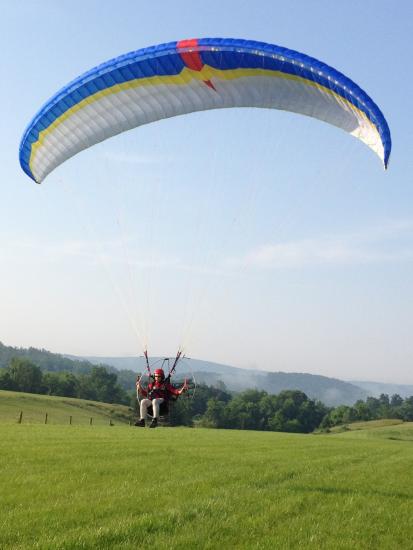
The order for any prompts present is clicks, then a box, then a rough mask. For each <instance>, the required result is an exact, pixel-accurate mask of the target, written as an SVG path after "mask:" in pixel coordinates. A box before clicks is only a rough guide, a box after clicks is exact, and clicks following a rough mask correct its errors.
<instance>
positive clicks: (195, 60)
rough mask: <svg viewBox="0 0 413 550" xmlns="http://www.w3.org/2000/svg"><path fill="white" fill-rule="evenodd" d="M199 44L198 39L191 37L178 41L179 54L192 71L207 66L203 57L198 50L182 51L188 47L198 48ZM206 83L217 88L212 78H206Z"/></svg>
mask: <svg viewBox="0 0 413 550" xmlns="http://www.w3.org/2000/svg"><path fill="white" fill-rule="evenodd" d="M197 46H198V39H197V38H191V39H190V40H180V41H179V42H177V44H176V47H177V49H178V52H179V55H180V56H181V59H182V61H183V62H184V63H185V66H186V67H188V69H191V70H192V71H197V72H200V71H202V69H203V67H204V66H205V64H204V62H203V61H202V59H201V55H200V53H199V52H198V51H180V50H183V49H185V50H186V49H188V48H196V47H197ZM203 82H204V84H206V85H207V86H208V87H209V88H211V89H212V90H215V91H216V89H215V86H214V85H213V84H212V82H211V81H210V80H204V81H203Z"/></svg>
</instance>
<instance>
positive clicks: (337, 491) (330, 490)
mask: <svg viewBox="0 0 413 550" xmlns="http://www.w3.org/2000/svg"><path fill="white" fill-rule="evenodd" d="M290 490H291V491H294V492H297V493H301V492H303V493H322V494H324V495H340V496H349V495H352V496H367V497H372V496H377V497H383V498H400V499H403V500H413V495H408V494H406V493H401V492H400V491H395V492H389V491H377V490H368V491H358V490H354V489H343V488H340V487H302V486H295V487H291V488H290Z"/></svg>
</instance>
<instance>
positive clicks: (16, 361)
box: [0, 357, 131, 405]
mask: <svg viewBox="0 0 413 550" xmlns="http://www.w3.org/2000/svg"><path fill="white" fill-rule="evenodd" d="M0 389H2V390H11V391H21V392H28V393H40V394H45V395H58V396H62V397H77V398H79V399H90V400H91V401H102V402H104V403H120V404H123V405H130V401H131V396H130V395H129V394H128V393H127V392H126V391H125V390H124V389H122V388H121V387H120V386H119V385H118V384H117V376H116V374H115V373H112V372H108V371H107V369H106V368H105V367H101V366H97V367H92V368H91V370H90V372H88V373H87V374H74V373H73V372H64V371H61V372H43V371H42V369H41V368H40V367H39V366H37V365H35V364H34V363H33V362H32V361H30V360H29V359H25V358H24V357H13V358H11V360H10V363H9V365H8V366H7V367H6V368H3V369H0Z"/></svg>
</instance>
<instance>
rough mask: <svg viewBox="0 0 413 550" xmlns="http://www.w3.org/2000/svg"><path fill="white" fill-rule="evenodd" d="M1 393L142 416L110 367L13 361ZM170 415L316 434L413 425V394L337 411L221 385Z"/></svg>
mask: <svg viewBox="0 0 413 550" xmlns="http://www.w3.org/2000/svg"><path fill="white" fill-rule="evenodd" d="M0 389H3V390H12V391H21V392H28V393H39V394H46V395H56V396H62V397H75V398H80V399H88V400H93V401H102V402H105V403H120V404H123V405H127V406H130V407H131V408H132V409H133V410H134V411H135V413H136V414H138V412H139V411H138V403H137V399H136V394H135V392H134V391H129V392H128V391H125V390H124V389H123V388H122V387H121V386H120V385H119V383H118V379H117V374H116V373H114V372H109V371H108V370H107V369H106V368H105V367H104V366H93V367H92V368H91V369H90V370H89V371H88V372H87V373H85V374H84V373H80V374H74V373H73V372H65V371H58V372H56V371H54V372H48V371H46V372H44V371H43V370H42V369H41V368H40V367H39V366H38V365H36V364H34V363H33V362H32V361H30V360H29V359H27V358H24V357H12V358H11V359H10V361H9V364H8V366H6V367H5V368H0ZM169 416H170V418H169V420H170V424H171V425H173V426H178V425H184V426H200V427H208V428H222V429H240V430H270V431H282V432H296V433H310V432H313V431H314V430H316V429H318V428H320V429H323V430H327V429H329V428H331V427H333V426H337V425H340V424H347V423H350V422H355V421H366V420H377V419H384V418H394V419H400V420H404V421H413V396H412V397H407V398H405V399H403V398H402V397H400V395H398V394H394V395H392V396H391V397H389V396H388V395H386V394H382V395H381V396H380V397H379V398H375V397H368V398H367V399H366V400H365V401H363V400H359V401H357V402H356V403H355V404H354V405H353V406H347V405H341V406H338V407H334V408H332V407H327V406H325V405H324V404H323V403H321V402H320V401H316V400H313V399H310V398H309V397H307V395H306V394H305V393H304V392H302V391H299V390H284V391H281V392H280V393H278V394H277V395H273V394H270V393H268V392H265V391H259V390H246V391H244V392H242V393H231V392H229V391H228V390H227V389H226V388H225V385H224V384H222V383H221V384H220V385H219V387H211V386H207V385H200V386H198V387H197V388H196V393H195V395H194V396H193V397H189V398H188V397H181V398H180V399H179V400H178V401H176V402H174V403H173V405H172V406H171V407H170V415H169Z"/></svg>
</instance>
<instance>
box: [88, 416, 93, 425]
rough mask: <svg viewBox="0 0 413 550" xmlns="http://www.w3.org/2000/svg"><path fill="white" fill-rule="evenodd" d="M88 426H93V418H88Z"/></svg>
mask: <svg viewBox="0 0 413 550" xmlns="http://www.w3.org/2000/svg"><path fill="white" fill-rule="evenodd" d="M89 424H90V425H92V424H93V418H92V417H91V418H90V421H89Z"/></svg>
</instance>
